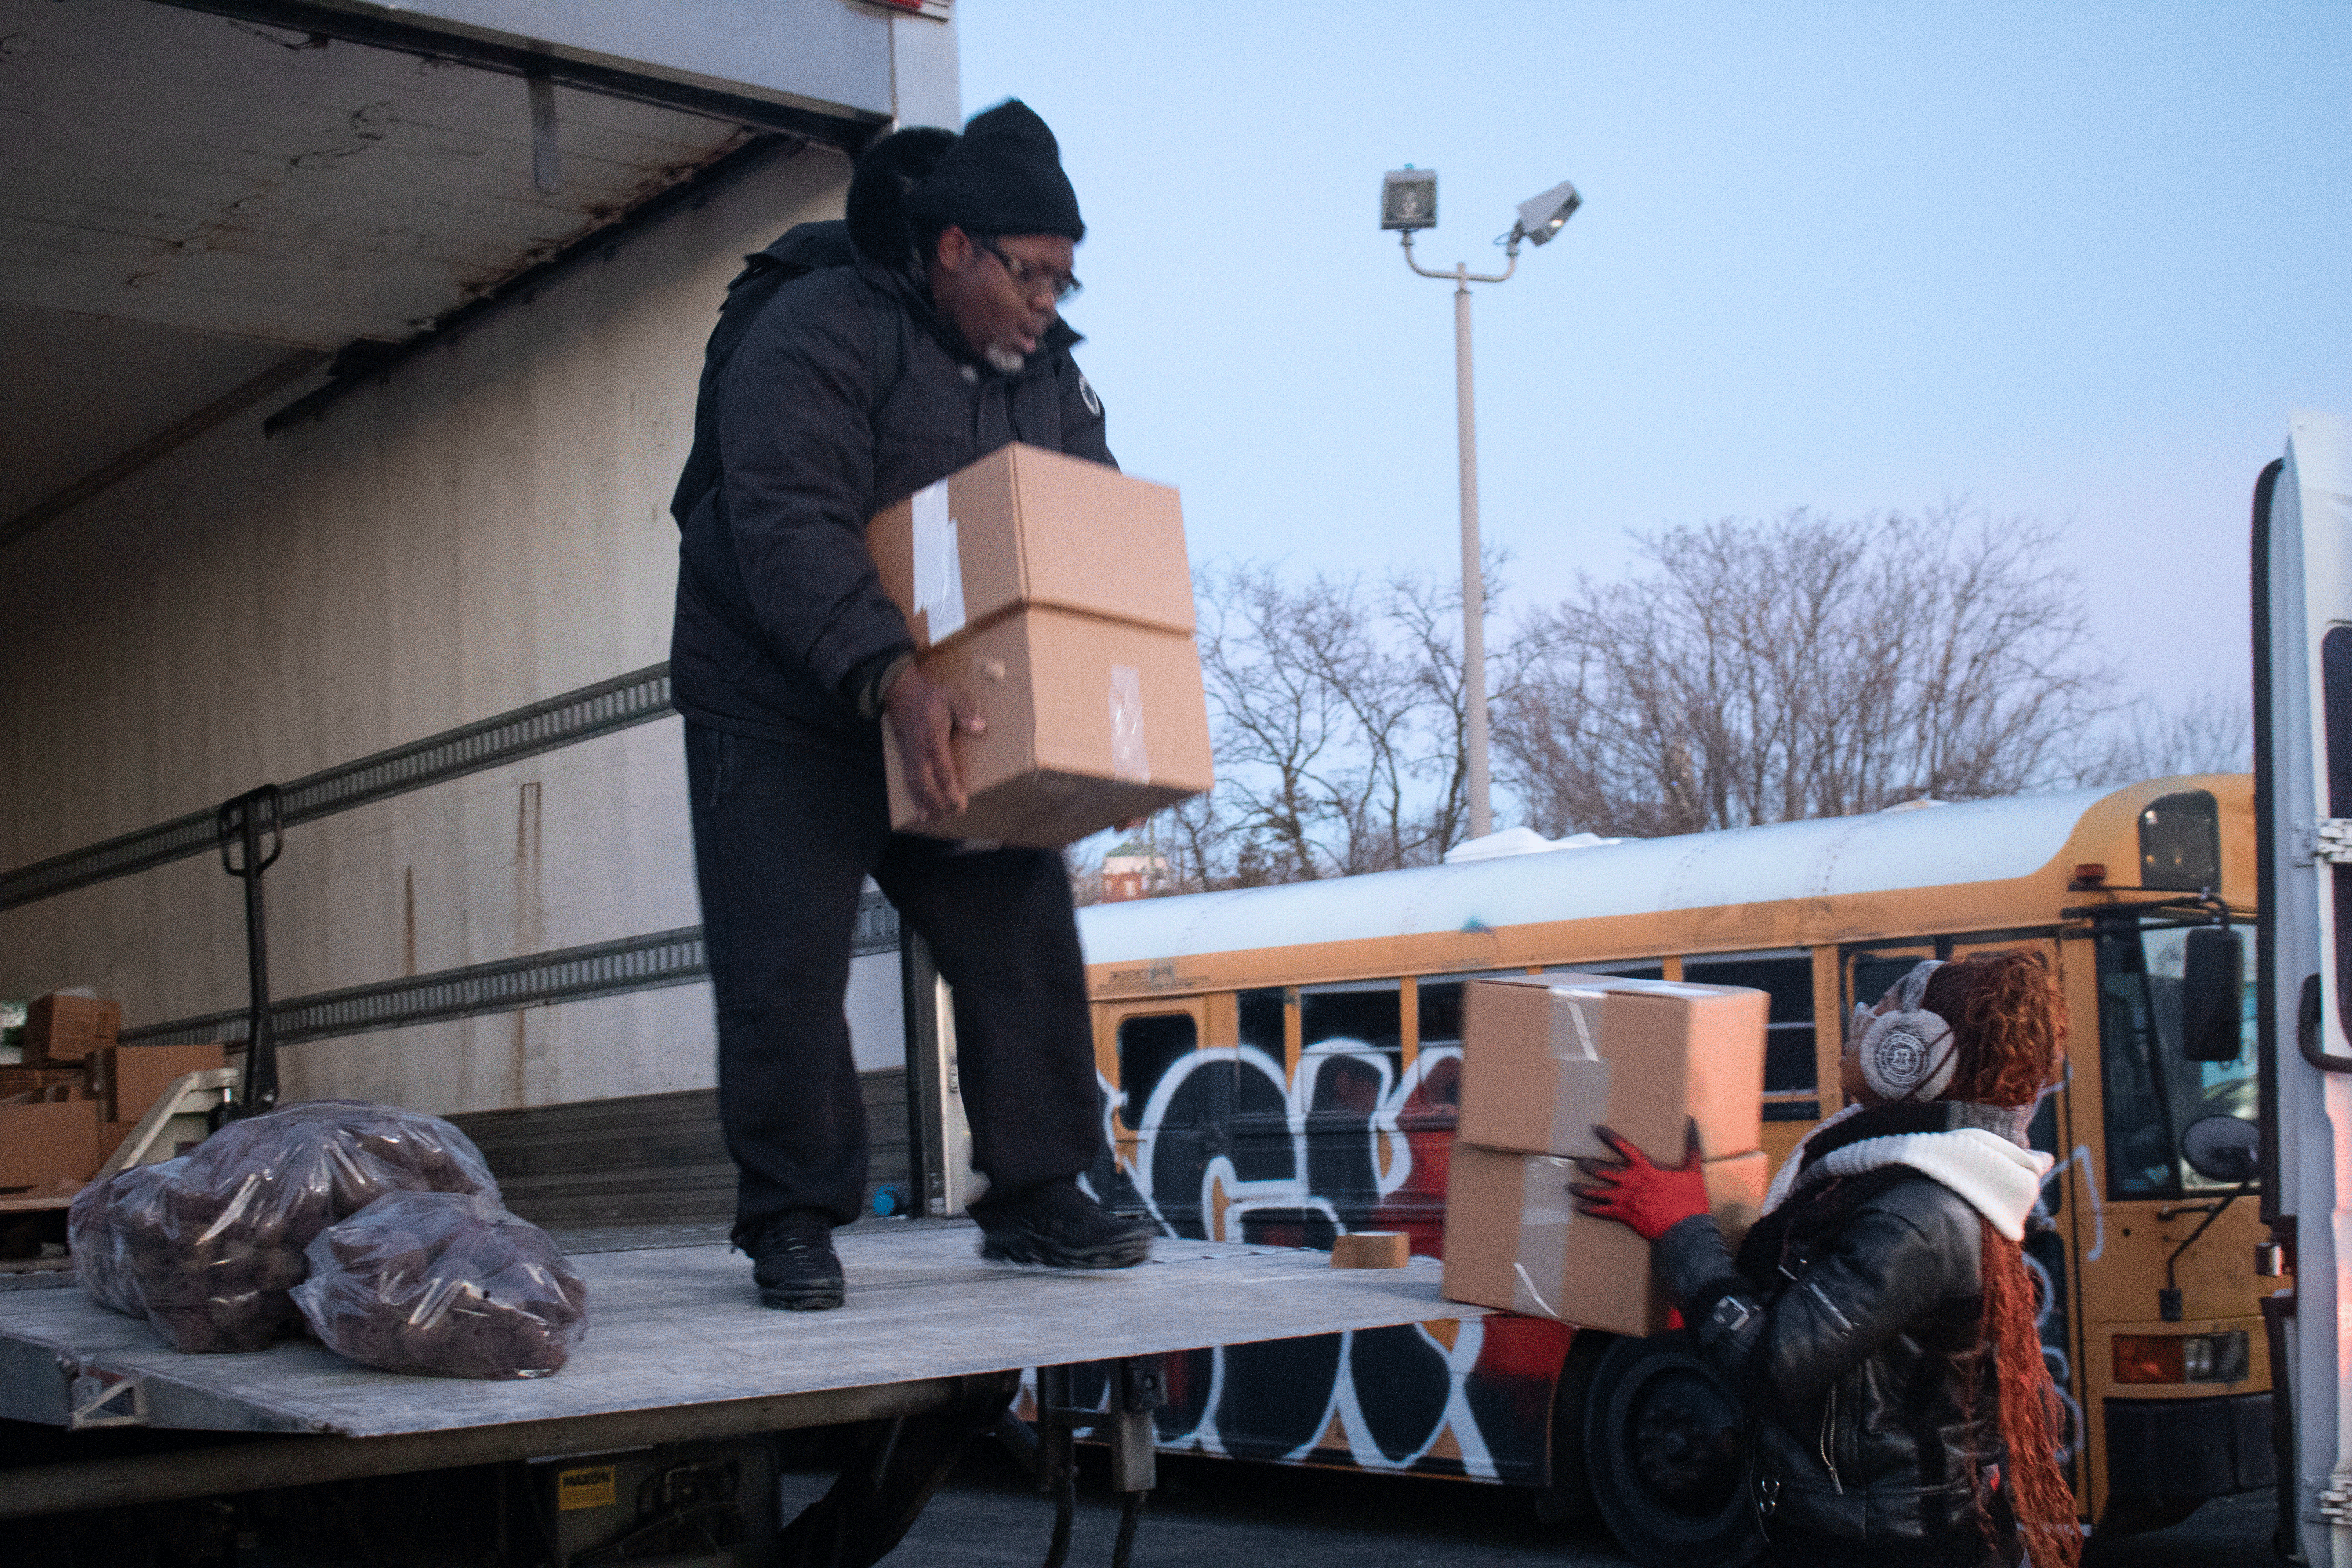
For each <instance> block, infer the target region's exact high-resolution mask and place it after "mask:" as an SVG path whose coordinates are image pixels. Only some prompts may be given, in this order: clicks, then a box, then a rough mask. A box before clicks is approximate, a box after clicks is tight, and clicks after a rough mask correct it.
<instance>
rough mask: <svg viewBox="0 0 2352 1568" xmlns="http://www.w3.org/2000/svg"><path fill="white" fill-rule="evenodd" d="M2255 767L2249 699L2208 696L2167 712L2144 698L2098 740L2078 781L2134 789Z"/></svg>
mask: <svg viewBox="0 0 2352 1568" xmlns="http://www.w3.org/2000/svg"><path fill="white" fill-rule="evenodd" d="M2253 765H2254V716H2253V709H2252V706H2251V705H2249V703H2248V702H2247V700H2246V699H2245V698H2243V697H2241V696H2237V695H2234V694H2231V693H2225V692H2218V691H2205V692H2199V693H2197V694H2195V695H2193V696H2191V697H2190V698H2189V700H2187V701H2186V702H2184V703H2182V704H2181V706H2179V708H2174V709H2166V708H2164V707H2162V706H2160V705H2158V702H2157V701H2156V700H2155V699H2153V698H2150V697H2145V696H2143V697H2141V698H2139V699H2138V700H2136V701H2134V702H2132V703H2130V704H2129V705H2128V706H2126V708H2125V709H2124V710H2122V711H2121V712H2120V713H2118V714H2116V716H2115V719H2114V721H2112V722H2111V723H2110V724H2109V725H2108V727H2107V728H2106V729H2105V731H2103V732H2101V733H2100V734H2099V735H2098V737H2097V738H2096V739H2095V740H2094V742H2092V744H2091V745H2090V747H2089V748H2087V751H2086V755H2085V756H2084V760H2083V761H2082V763H2080V764H2079V765H2078V766H2077V768H2076V769H2075V780H2076V782H2077V783H2079V784H2129V783H2131V782H2133V781H2135V780H2137V779H2155V778H2164V777H2166V776H2168V775H2169V774H2173V773H2248V772H2251V771H2252V768H2253Z"/></svg>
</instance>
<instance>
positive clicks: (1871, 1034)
mask: <svg viewBox="0 0 2352 1568" xmlns="http://www.w3.org/2000/svg"><path fill="white" fill-rule="evenodd" d="M1941 967H1942V965H1941V963H1939V962H1938V961H1937V960H1936V959H1932V958H1930V959H1924V960H1922V961H1921V962H1920V963H1917V964H1916V965H1915V966H1914V967H1913V968H1912V971H1911V973H1908V974H1906V975H1905V976H1904V977H1903V978H1902V980H1901V981H1900V982H1898V983H1897V985H1896V989H1895V1011H1893V1012H1891V1013H1883V1014H1881V1015H1879V1016H1877V1017H1875V1018H1873V1019H1871V1020H1870V1022H1869V1024H1868V1025H1867V1026H1865V1027H1864V1029H1863V1034H1862V1045H1861V1047H1860V1053H1859V1054H1860V1055H1861V1058H1862V1079H1863V1081H1864V1083H1866V1084H1868V1085H1870V1091H1871V1092H1872V1093H1873V1094H1875V1095H1877V1096H1878V1097H1879V1098H1880V1099H1881V1100H1889V1101H1895V1100H1934V1099H1935V1098H1936V1097H1937V1095H1940V1094H1942V1093H1943V1092H1944V1090H1945V1089H1948V1088H1950V1087H1951V1082H1952V1073H1953V1071H1954V1069H1955V1068H1958V1065H1959V1044H1958V1041H1956V1040H1955V1039H1953V1037H1952V1026H1951V1025H1949V1024H1948V1023H1946V1022H1945V1021H1944V1020H1943V1019H1942V1018H1941V1017H1940V1016H1937V1015H1936V1014H1934V1013H1930V1012H1928V1011H1927V1009H1926V1008H1924V1007H1922V1006H1921V1005H1920V1003H1921V1001H1922V1000H1923V999H1925V997H1926V996H1927V976H1929V975H1930V974H1933V973H1935V972H1936V971H1937V969H1939V968H1941Z"/></svg>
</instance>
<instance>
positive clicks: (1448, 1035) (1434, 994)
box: [1416, 980, 1462, 1051]
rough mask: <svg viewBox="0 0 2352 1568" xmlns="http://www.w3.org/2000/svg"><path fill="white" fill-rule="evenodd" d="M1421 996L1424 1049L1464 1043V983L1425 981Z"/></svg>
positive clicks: (1422, 1043) (1422, 1045)
mask: <svg viewBox="0 0 2352 1568" xmlns="http://www.w3.org/2000/svg"><path fill="white" fill-rule="evenodd" d="M1416 989H1417V990H1418V991H1419V992H1420V993H1421V1035H1420V1040H1421V1048H1422V1049H1423V1050H1424V1051H1425V1050H1427V1049H1429V1047H1432V1046H1458V1045H1460V1044H1461V1043H1462V982H1460V981H1459V980H1424V981H1423V982H1422V983H1421V984H1420V985H1419V986H1418V987H1416Z"/></svg>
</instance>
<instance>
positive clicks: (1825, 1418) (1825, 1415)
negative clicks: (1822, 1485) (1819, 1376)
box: [1820, 1383, 1845, 1497]
mask: <svg viewBox="0 0 2352 1568" xmlns="http://www.w3.org/2000/svg"><path fill="white" fill-rule="evenodd" d="M1820 1447H1821V1454H1822V1468H1825V1469H1827V1470H1828V1471H1829V1473H1830V1485H1832V1486H1833V1487H1835V1488H1836V1489H1837V1494H1838V1496H1840V1497H1843V1496H1845V1483H1844V1482H1843V1481H1842V1480H1840V1479H1838V1468H1837V1456H1836V1455H1835V1453H1834V1452H1833V1451H1832V1450H1833V1449H1835V1447H1837V1384H1834V1383H1832V1384H1830V1396H1829V1398H1828V1399H1827V1400H1826V1401H1825V1402H1824V1403H1823V1404H1822V1437H1821V1444H1820Z"/></svg>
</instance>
